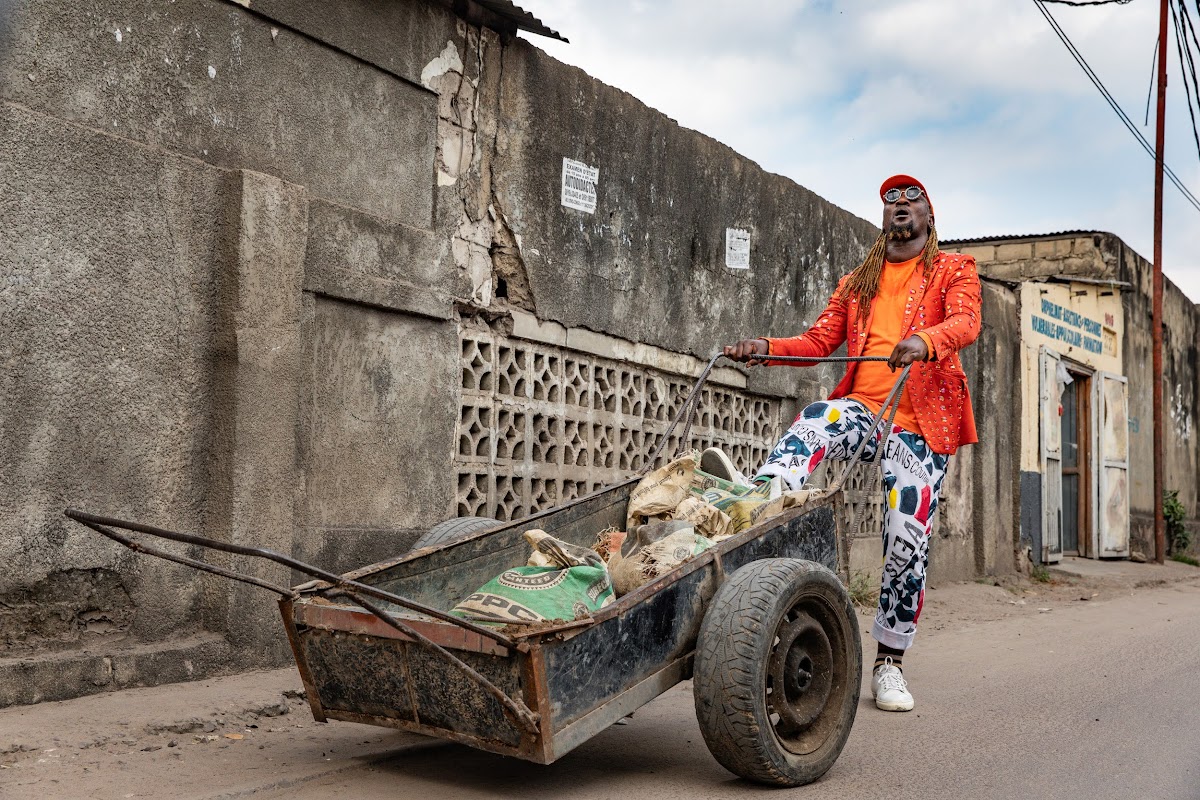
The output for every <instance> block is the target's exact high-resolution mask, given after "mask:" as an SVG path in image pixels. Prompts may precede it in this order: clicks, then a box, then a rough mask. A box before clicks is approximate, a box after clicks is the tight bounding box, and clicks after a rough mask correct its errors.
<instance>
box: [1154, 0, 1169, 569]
mask: <svg viewBox="0 0 1200 800" xmlns="http://www.w3.org/2000/svg"><path fill="white" fill-rule="evenodd" d="M1169 2H1170V0H1161V8H1160V9H1159V18H1158V117H1157V130H1156V131H1155V134H1154V300H1153V312H1152V315H1153V316H1152V319H1151V324H1152V326H1153V347H1154V354H1153V357H1154V367H1153V371H1154V560H1155V561H1156V562H1157V563H1159V564H1161V563H1163V559H1164V558H1166V555H1167V523H1166V519H1165V518H1164V517H1163V340H1162V337H1163V297H1162V296H1163V274H1162V225H1163V144H1164V139H1165V137H1164V135H1163V134H1164V131H1163V128H1164V123H1165V122H1166V117H1167V14H1168V13H1169V8H1168V4H1169Z"/></svg>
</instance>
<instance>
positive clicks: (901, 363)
mask: <svg viewBox="0 0 1200 800" xmlns="http://www.w3.org/2000/svg"><path fill="white" fill-rule="evenodd" d="M726 349H728V348H726ZM928 359H929V348H928V347H926V346H925V340H924V339H922V338H921V337H920V336H917V335H916V334H915V333H914V334H913V335H912V336H910V337H908V338H907V339H904V340H903V341H901V342H900V344H898V345H896V349H895V350H893V351H892V354H891V355H890V356H888V362H887V363H888V366H889V367H891V368H892V372H895V371H896V369H897V368H898V367H907V366H908V365H909V364H911V363H913V362H914V361H926V360H928Z"/></svg>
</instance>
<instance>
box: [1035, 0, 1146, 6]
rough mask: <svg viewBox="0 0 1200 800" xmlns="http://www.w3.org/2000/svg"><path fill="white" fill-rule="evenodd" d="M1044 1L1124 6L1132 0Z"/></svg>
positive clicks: (1044, 0) (1082, 4)
mask: <svg viewBox="0 0 1200 800" xmlns="http://www.w3.org/2000/svg"><path fill="white" fill-rule="evenodd" d="M1042 2H1043V3H1058V4H1059V5H1064V6H1107V5H1109V4H1111V3H1116V4H1117V5H1119V6H1123V5H1125V4H1126V3H1129V2H1132V0H1042Z"/></svg>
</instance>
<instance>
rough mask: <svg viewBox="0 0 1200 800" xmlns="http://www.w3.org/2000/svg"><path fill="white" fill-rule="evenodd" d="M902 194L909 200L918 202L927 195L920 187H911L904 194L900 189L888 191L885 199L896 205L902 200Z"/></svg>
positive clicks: (884, 195) (885, 193)
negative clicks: (917, 200) (918, 199)
mask: <svg viewBox="0 0 1200 800" xmlns="http://www.w3.org/2000/svg"><path fill="white" fill-rule="evenodd" d="M901 194H903V195H904V196H905V197H906V198H908V199H909V200H916V199H917V198H919V197H920V196H921V195H923V194H925V193H924V192H922V191H921V187H920V186H910V187H908V188H907V189H905V190H904V191H903V192H901V191H900V190H899V189H888V190H887V191H886V192H884V193H883V199H884V200H886V201H887V202H889V203H894V202H896V201H897V200H899V199H900V195H901Z"/></svg>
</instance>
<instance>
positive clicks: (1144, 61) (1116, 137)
mask: <svg viewBox="0 0 1200 800" xmlns="http://www.w3.org/2000/svg"><path fill="white" fill-rule="evenodd" d="M521 5H522V6H523V7H525V8H527V9H528V10H530V11H531V12H532V13H534V14H535V15H537V16H539V17H541V18H542V19H544V20H545V21H546V22H547V24H548V25H550V27H552V28H555V29H556V30H560V31H562V32H563V33H564V35H566V36H567V37H569V38H570V39H571V40H572V43H571V44H569V45H564V44H562V43H560V42H554V41H547V40H544V39H541V38H539V37H534V36H530V37H528V38H530V40H531V41H533V43H534V44H536V45H537V46H538V47H541V48H543V49H545V50H546V51H547V52H549V53H550V54H551V55H553V56H554V57H555V58H558V59H560V60H562V61H565V62H567V63H570V64H574V65H576V66H579V67H581V68H583V69H584V70H586V71H587V72H588V73H590V74H591V75H593V76H595V77H597V78H599V79H600V80H602V81H604V82H605V83H609V84H611V85H613V86H616V87H618V88H620V89H624V90H625V91H628V92H630V93H631V94H633V95H634V96H635V97H637V98H639V99H640V100H642V101H643V102H645V103H646V104H647V105H649V106H651V107H653V108H656V109H658V110H660V111H662V112H663V113H665V114H667V115H668V116H670V117H673V118H674V119H676V120H678V121H679V122H680V124H682V125H685V126H687V127H690V128H694V129H696V130H699V131H702V132H703V133H705V134H707V135H709V136H712V137H713V138H716V139H718V140H720V141H722V142H724V143H726V144H728V145H729V146H731V147H733V148H734V149H735V150H737V151H738V152H740V153H742V154H744V155H745V156H747V157H748V158H751V159H753V160H755V161H757V162H758V163H760V164H761V165H762V166H763V167H764V168H765V169H768V170H771V171H773V172H778V173H780V174H783V175H787V176H788V177H790V178H792V179H794V180H795V181H797V182H798V183H800V184H801V185H803V186H805V187H807V188H809V189H812V190H813V191H815V192H817V193H818V194H819V195H821V196H822V197H825V198H826V199H828V200H830V201H831V202H833V203H836V204H837V205H839V206H841V207H843V208H846V209H847V210H849V211H851V212H853V213H855V214H858V215H859V216H862V217H864V218H866V219H869V220H872V221H877V219H878V216H879V204H878V199H877V196H876V194H875V188H876V187H877V186H878V183H879V180H880V179H881V178H883V177H885V176H886V175H888V174H891V173H893V172H897V171H912V172H914V173H919V174H920V176H921V178H922V180H923V181H925V182H926V184H927V185H928V186H929V188H930V192H931V194H932V195H933V196H934V198H935V204H936V207H937V209H938V227H939V230H940V232H941V233H942V235H943V237H945V238H964V237H972V236H988V235H1008V234H1030V233H1049V232H1053V231H1058V230H1067V229H1088V230H1090V229H1100V230H1108V231H1111V232H1113V233H1115V234H1117V235H1118V236H1120V237H1121V238H1122V239H1124V240H1125V241H1126V242H1127V243H1128V244H1129V245H1130V246H1132V247H1133V248H1134V249H1135V250H1137V251H1138V252H1139V253H1141V254H1142V255H1143V256H1145V257H1146V258H1149V257H1150V256H1151V254H1152V252H1151V250H1152V248H1151V244H1152V243H1151V235H1152V230H1151V224H1152V219H1153V180H1154V175H1153V160H1152V159H1151V158H1150V157H1149V156H1147V155H1146V153H1145V152H1143V151H1142V149H1141V146H1140V145H1139V144H1138V143H1137V142H1136V141H1135V140H1134V138H1133V137H1132V136H1131V135H1130V134H1129V132H1128V131H1126V130H1125V129H1124V128H1123V127H1122V125H1121V123H1120V122H1119V120H1118V119H1117V118H1116V115H1115V114H1114V113H1113V112H1112V111H1111V110H1110V109H1109V108H1108V106H1107V105H1106V104H1105V103H1104V101H1103V99H1102V98H1101V96H1100V94H1099V93H1098V92H1097V91H1096V89H1095V88H1094V87H1093V86H1092V85H1091V84H1090V83H1089V81H1088V79H1087V78H1086V77H1085V75H1084V74H1083V72H1082V71H1081V70H1080V68H1079V67H1078V66H1077V65H1076V64H1075V62H1074V61H1073V60H1072V58H1071V56H1070V55H1069V53H1068V52H1067V50H1066V48H1065V47H1064V46H1063V44H1062V43H1061V42H1060V41H1059V40H1058V38H1057V37H1056V36H1055V35H1054V33H1053V31H1052V30H1051V28H1050V26H1049V25H1048V24H1047V22H1046V20H1045V19H1044V18H1043V17H1042V15H1041V13H1040V12H1039V11H1038V10H1037V7H1036V6H1035V5H1034V4H1033V3H1013V2H1012V1H1011V0H973V2H970V3H947V2H944V1H941V2H939V0H893V1H892V2H889V3H887V4H878V3H833V2H831V1H830V0H807V1H806V2H796V1H795V0H792V1H791V2H785V1H784V0H749V1H748V2H740V3H728V2H716V1H715V0H694V1H693V2H686V3H685V2H682V0H665V1H664V2H648V1H646V0H640V1H639V0H610V2H605V3H594V2H584V1H583V0H555V2H551V1H550V0H521ZM1050 8H1051V13H1052V14H1053V15H1054V16H1055V18H1056V19H1058V20H1059V22H1060V24H1061V25H1062V26H1063V28H1064V29H1065V30H1066V31H1067V33H1068V35H1069V36H1070V38H1071V40H1072V41H1073V42H1074V43H1075V45H1076V47H1078V49H1079V50H1080V51H1081V52H1082V53H1083V54H1084V57H1085V58H1086V59H1087V60H1088V62H1089V63H1090V64H1091V65H1092V67H1093V68H1094V69H1095V70H1096V72H1097V73H1098V74H1099V75H1100V78H1101V80H1103V81H1104V83H1105V85H1106V86H1107V87H1108V88H1109V90H1110V91H1111V92H1112V93H1113V94H1114V95H1115V96H1116V97H1117V99H1118V102H1120V103H1121V104H1122V106H1123V107H1124V108H1125V110H1126V112H1127V113H1128V114H1129V116H1130V117H1132V118H1134V119H1135V121H1136V123H1137V124H1138V125H1140V124H1141V122H1142V117H1143V114H1144V111H1145V103H1146V94H1147V90H1148V85H1149V80H1150V77H1151V70H1152V66H1153V64H1152V60H1151V57H1152V52H1153V49H1154V41H1155V37H1156V35H1157V7H1156V4H1153V3H1130V4H1128V5H1105V6H1094V7H1089V8H1067V7H1063V6H1057V7H1056V6H1051V7H1050ZM1175 58H1176V57H1175V52H1174V47H1173V46H1172V50H1171V60H1172V70H1173V79H1170V80H1168V87H1169V89H1168V95H1169V96H1168V128H1167V151H1166V152H1167V162H1168V164H1170V165H1171V166H1172V168H1173V169H1175V171H1176V172H1177V173H1178V174H1179V175H1180V177H1181V178H1183V179H1184V180H1185V182H1186V184H1187V185H1188V187H1189V188H1191V189H1192V191H1194V192H1196V193H1198V194H1200V159H1198V156H1197V152H1196V145H1195V142H1194V141H1193V139H1192V131H1191V123H1190V120H1189V119H1188V114H1187V104H1186V99H1185V97H1184V95H1183V86H1182V81H1181V80H1179V76H1178V71H1177V70H1178V65H1177V64H1175V63H1174V62H1175ZM1143 134H1144V135H1145V136H1146V138H1147V139H1150V140H1151V141H1152V140H1153V136H1154V131H1153V120H1151V124H1150V126H1149V127H1146V128H1143ZM935 187H936V188H935ZM1198 217H1200V212H1198V211H1196V210H1195V209H1194V208H1192V207H1191V206H1190V205H1189V204H1188V203H1187V202H1186V201H1184V200H1183V198H1182V197H1181V196H1180V194H1179V193H1178V191H1176V190H1175V189H1174V188H1173V187H1171V186H1170V185H1169V184H1168V186H1167V190H1166V199H1165V212H1164V265H1165V272H1166V274H1167V276H1168V277H1169V278H1171V279H1172V280H1173V281H1174V282H1175V283H1177V284H1178V285H1179V286H1180V287H1181V288H1183V289H1184V291H1185V292H1187V293H1188V294H1189V296H1190V297H1191V298H1192V299H1193V300H1200V259H1198V258H1197V256H1196V255H1195V253H1196V252H1197V247H1196V246H1195V245H1196V244H1197V243H1196V241H1195V239H1196V237H1195V235H1194V234H1193V233H1192V232H1193V231H1196V230H1200V225H1198V224H1197V223H1200V218H1198Z"/></svg>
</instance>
